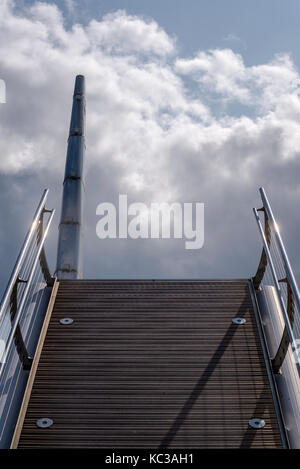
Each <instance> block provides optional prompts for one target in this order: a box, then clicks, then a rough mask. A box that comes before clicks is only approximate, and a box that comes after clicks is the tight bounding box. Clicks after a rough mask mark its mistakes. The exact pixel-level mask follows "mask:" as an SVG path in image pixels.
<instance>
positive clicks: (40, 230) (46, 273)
mask: <svg viewBox="0 0 300 469" xmlns="http://www.w3.org/2000/svg"><path fill="white" fill-rule="evenodd" d="M44 213H52V210H47V209H46V208H43V210H42V212H41V216H40V219H39V223H38V229H37V244H39V242H40V240H41V239H42V236H43V219H44ZM39 261H40V266H41V270H42V273H43V276H44V279H45V281H46V283H47V287H53V285H54V277H52V275H51V274H50V269H49V266H48V262H47V258H46V254H45V249H44V246H43V248H42V250H41V253H40V258H39Z"/></svg>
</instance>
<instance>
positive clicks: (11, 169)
mask: <svg viewBox="0 0 300 469" xmlns="http://www.w3.org/2000/svg"><path fill="white" fill-rule="evenodd" d="M299 20H300V3H299V1H298V0H289V1H288V2H283V1H279V0H260V1H258V0H252V1H251V2H250V1H248V2H246V1H243V2H241V1H240V0H227V1H226V2H224V0H210V1H209V2H208V1H201V0H187V1H186V2H182V1H179V0H163V1H161V0H160V1H157V0H151V1H149V0H147V1H146V0H132V1H129V0H127V1H125V0H124V1H121V0H118V1H117V0H102V1H101V0H100V1H96V0H83V1H82V0H81V1H80V2H79V1H77V0H65V1H62V0H61V1H58V0H57V1H52V2H50V1H43V2H35V1H31V0H30V1H29V0H28V1H26V0H22V1H21V0H15V1H14V2H13V1H10V0H1V2H0V78H1V79H3V80H5V83H6V90H7V96H6V104H0V154H1V158H0V196H1V197H0V213H1V215H2V223H1V230H0V254H1V269H0V289H1V291H3V289H4V287H5V285H6V283H7V280H8V277H9V273H10V271H11V269H12V267H13V265H14V262H15V259H16V257H17V254H18V251H19V249H20V246H21V243H22V240H23V239H24V236H25V233H26V231H27V229H28V225H29V223H30V220H31V219H32V215H33V213H34V210H35V207H36V205H37V203H38V201H39V198H40V196H41V194H42V191H43V189H44V188H45V187H48V188H49V189H50V195H49V202H48V206H49V208H55V209H56V215H55V219H54V223H53V226H52V228H51V232H50V234H49V239H48V240H47V245H46V250H47V255H48V258H49V261H50V262H49V263H50V265H51V268H52V270H54V268H55V258H56V246H57V237H58V224H59V217H60V206H61V195H62V182H63V173H64V164H65V156H66V149H67V136H68V128H69V121H70V112H71V105H72V94H73V86H74V79H75V76H76V75H77V74H84V75H85V77H86V89H87V96H86V97H87V134H86V138H87V150H86V161H85V183H86V194H85V215H84V216H85V236H84V241H83V260H84V263H83V265H84V269H83V273H84V277H85V278H249V277H251V276H252V275H254V273H255V271H256V267H257V264H258V261H259V257H260V252H261V240H260V238H259V233H258V231H257V226H256V223H255V219H254V216H253V214H252V207H254V206H256V207H259V206H260V200H259V194H258V188H259V187H260V186H263V187H265V189H266V191H267V194H268V196H269V198H270V201H271V203H272V207H273V210H274V212H275V214H276V216H277V219H278V223H279V226H280V230H281V234H282V237H283V239H284V242H285V244H286V246H287V251H288V254H289V256H290V258H291V260H292V265H293V267H294V270H295V273H296V276H297V278H298V279H300V256H299V248H298V244H299V243H298V240H299V234H300V232H299V230H300V228H299V221H300V214H299V202H298V201H299V196H300V187H299V182H298V181H299V169H300V162H299V155H300V153H299V148H300V95H299V90H300V88H299V86H300V42H299V37H298V36H299V34H298V30H299ZM119 194H127V195H128V200H129V202H132V203H133V202H143V203H145V204H147V205H149V204H150V203H152V202H167V203H172V202H180V203H186V202H193V203H196V202H199V203H204V205H205V242H204V246H203V248H201V249H199V250H186V249H184V242H183V241H182V240H178V239H170V240H167V239H155V240H151V239H137V240H133V239H120V240H118V239H106V240H100V239H99V238H98V237H97V235H96V224H97V221H98V219H99V217H98V216H97V215H96V207H97V205H98V204H99V203H102V202H112V203H115V204H117V201H118V195H119Z"/></svg>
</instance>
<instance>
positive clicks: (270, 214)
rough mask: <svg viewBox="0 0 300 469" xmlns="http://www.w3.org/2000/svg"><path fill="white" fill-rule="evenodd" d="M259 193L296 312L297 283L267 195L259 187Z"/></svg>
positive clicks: (298, 298)
mask: <svg viewBox="0 0 300 469" xmlns="http://www.w3.org/2000/svg"><path fill="white" fill-rule="evenodd" d="M259 192H260V195H261V199H262V202H263V205H264V208H265V210H266V212H267V214H268V217H269V221H270V223H271V225H272V227H273V229H274V234H275V239H276V241H277V245H278V248H279V251H280V254H281V257H282V262H283V264H284V267H285V272H286V275H287V278H288V280H289V283H290V286H291V289H292V292H293V295H294V300H295V303H296V305H297V308H298V310H299V311H300V294H299V289H298V286H297V283H296V280H295V276H294V273H293V270H292V267H291V264H290V261H289V258H288V255H287V253H286V250H285V247H284V244H283V242H282V239H281V236H280V232H279V229H278V225H277V223H276V220H275V218H274V215H273V212H272V209H271V206H270V203H269V201H268V198H267V195H266V192H265V190H264V188H263V187H261V188H260V189H259Z"/></svg>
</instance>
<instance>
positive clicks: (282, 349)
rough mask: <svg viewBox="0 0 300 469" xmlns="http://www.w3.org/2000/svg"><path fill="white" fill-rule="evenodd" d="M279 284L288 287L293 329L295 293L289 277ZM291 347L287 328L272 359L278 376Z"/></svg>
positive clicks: (288, 308)
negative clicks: (284, 284)
mask: <svg viewBox="0 0 300 469" xmlns="http://www.w3.org/2000/svg"><path fill="white" fill-rule="evenodd" d="M279 282H284V283H286V285H287V294H288V297H287V315H288V318H289V321H290V323H291V327H293V325H294V317H295V300H294V295H293V292H292V289H291V287H290V283H289V281H288V279H287V277H286V278H283V279H281V280H279ZM289 345H290V339H289V335H288V331H287V328H286V327H285V328H284V331H283V334H282V338H281V341H280V344H279V347H278V350H277V352H276V355H275V357H274V358H273V359H272V368H273V372H274V373H276V374H277V373H279V370H280V368H281V366H282V363H283V361H284V359H285V356H286V354H287V351H288V348H289Z"/></svg>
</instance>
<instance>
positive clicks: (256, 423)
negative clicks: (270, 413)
mask: <svg viewBox="0 0 300 469" xmlns="http://www.w3.org/2000/svg"><path fill="white" fill-rule="evenodd" d="M249 425H250V427H252V428H255V429H258V428H264V426H265V425H266V422H265V421H264V420H263V419H258V418H257V419H251V420H249Z"/></svg>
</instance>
